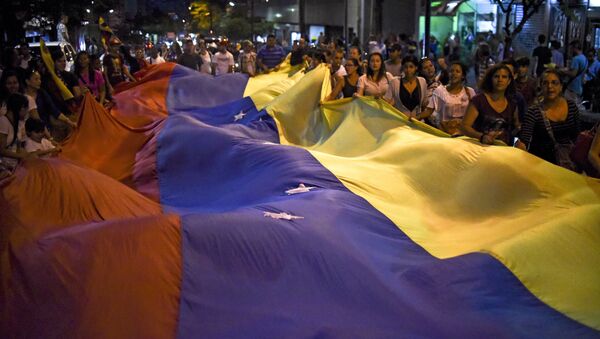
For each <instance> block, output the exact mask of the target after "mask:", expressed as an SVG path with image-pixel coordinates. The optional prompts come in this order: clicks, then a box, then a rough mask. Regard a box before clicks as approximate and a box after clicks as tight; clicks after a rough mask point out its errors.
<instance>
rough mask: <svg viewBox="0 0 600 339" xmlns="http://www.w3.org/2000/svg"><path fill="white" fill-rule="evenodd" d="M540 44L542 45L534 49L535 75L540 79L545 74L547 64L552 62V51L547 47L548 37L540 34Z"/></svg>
mask: <svg viewBox="0 0 600 339" xmlns="http://www.w3.org/2000/svg"><path fill="white" fill-rule="evenodd" d="M538 43H539V44H540V45H539V46H537V47H536V48H534V49H533V55H532V56H533V58H534V59H535V62H534V65H535V68H534V69H535V74H536V76H537V77H539V76H540V75H541V74H542V72H544V69H545V66H544V65H546V64H549V63H550V62H552V51H551V50H550V48H548V46H546V36H545V35H543V34H540V35H539V36H538Z"/></svg>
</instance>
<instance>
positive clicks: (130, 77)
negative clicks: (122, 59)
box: [122, 66, 137, 82]
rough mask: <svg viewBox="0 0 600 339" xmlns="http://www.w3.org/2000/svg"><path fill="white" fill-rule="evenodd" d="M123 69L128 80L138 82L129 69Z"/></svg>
mask: <svg viewBox="0 0 600 339" xmlns="http://www.w3.org/2000/svg"><path fill="white" fill-rule="evenodd" d="M122 69H123V73H125V75H126V76H127V78H129V80H131V82H136V81H137V79H136V78H135V77H134V76H133V75H131V73H129V70H128V69H127V67H125V66H123V67H122Z"/></svg>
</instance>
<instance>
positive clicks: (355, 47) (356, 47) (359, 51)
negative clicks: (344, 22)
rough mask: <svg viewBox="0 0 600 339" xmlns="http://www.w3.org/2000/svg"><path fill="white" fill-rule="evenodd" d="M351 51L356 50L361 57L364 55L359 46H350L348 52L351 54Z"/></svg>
mask: <svg viewBox="0 0 600 339" xmlns="http://www.w3.org/2000/svg"><path fill="white" fill-rule="evenodd" d="M351 49H355V50H357V51H358V54H359V55H360V54H361V53H362V51H361V50H360V47H358V46H354V45H353V46H350V48H348V52H350V50H351Z"/></svg>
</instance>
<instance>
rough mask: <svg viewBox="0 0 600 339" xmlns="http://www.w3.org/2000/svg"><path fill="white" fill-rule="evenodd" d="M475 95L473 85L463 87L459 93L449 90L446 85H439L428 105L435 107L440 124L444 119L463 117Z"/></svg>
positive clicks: (436, 118) (435, 113)
mask: <svg viewBox="0 0 600 339" xmlns="http://www.w3.org/2000/svg"><path fill="white" fill-rule="evenodd" d="M467 91H469V93H468V94H467ZM474 96H475V90H473V89H472V88H471V87H466V88H465V87H463V89H462V90H461V91H460V92H459V93H457V94H452V93H450V92H448V89H446V86H439V87H438V88H436V89H435V91H433V95H432V96H431V100H430V101H429V104H428V105H427V107H429V108H433V112H434V113H433V114H434V116H435V118H434V120H435V121H436V122H437V123H438V124H439V123H441V122H442V121H448V120H452V119H462V118H463V117H464V116H465V114H466V113H467V106H469V101H470V98H472V97H474Z"/></svg>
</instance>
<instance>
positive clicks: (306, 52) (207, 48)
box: [0, 34, 600, 175]
mask: <svg viewBox="0 0 600 339" xmlns="http://www.w3.org/2000/svg"><path fill="white" fill-rule="evenodd" d="M491 41H494V40H490V41H487V40H485V39H480V40H479V41H478V42H477V47H476V48H475V49H474V53H473V55H472V56H471V58H470V60H469V61H471V62H470V64H471V66H472V69H473V73H474V77H472V79H474V80H472V81H470V82H469V74H470V68H469V66H468V65H466V64H465V63H464V62H463V61H464V55H462V54H461V47H460V41H458V40H453V39H448V41H446V43H445V44H444V45H443V47H442V48H440V46H438V44H437V42H436V41H435V40H433V41H431V43H432V44H431V46H432V47H430V50H429V51H428V53H427V56H426V57H423V58H420V57H419V56H418V47H419V46H418V44H417V43H416V42H415V41H413V40H411V39H410V38H409V37H408V36H406V35H399V36H395V35H393V34H392V35H390V36H389V37H388V38H387V39H386V40H385V41H383V42H382V41H381V39H378V38H376V37H370V38H369V41H368V42H367V43H366V44H365V45H364V46H363V47H364V50H363V48H361V45H360V43H358V42H356V41H355V42H353V44H351V45H349V46H348V45H346V44H345V43H344V42H342V41H340V40H334V39H328V38H327V37H325V36H324V35H321V36H319V38H318V40H317V41H316V42H315V43H313V44H309V43H308V42H307V41H306V40H305V39H304V38H301V39H299V40H297V41H294V42H293V43H292V46H290V47H289V50H290V53H289V62H290V64H291V65H292V66H293V67H297V68H299V69H300V68H302V69H303V71H304V72H310V71H312V70H313V69H315V68H317V67H319V65H321V64H323V65H325V66H326V67H327V69H328V70H329V72H330V75H331V83H332V91H331V94H330V95H329V96H328V97H327V98H325V101H330V100H335V99H340V98H347V97H360V96H372V97H375V98H378V99H382V100H385V101H386V102H388V103H389V104H390V105H392V106H393V107H395V108H396V109H397V110H398V111H400V112H402V113H404V114H405V115H406V116H408V117H409V119H410V120H411V121H417V120H420V121H423V122H425V123H427V124H430V125H431V126H434V127H436V128H438V129H440V130H442V131H444V132H446V133H448V134H449V135H451V136H453V137H456V136H463V135H464V136H469V137H472V138H475V139H478V140H479V141H480V142H481V143H482V144H488V145H491V144H494V143H496V141H502V142H503V143H504V144H506V145H510V146H515V147H519V148H521V149H523V150H525V151H527V152H530V153H532V154H534V155H536V156H538V157H540V158H542V159H545V160H547V161H550V162H552V163H555V164H558V165H560V166H563V167H565V168H569V169H571V170H574V171H578V172H582V171H585V172H586V173H587V174H588V175H598V174H597V171H600V140H599V139H600V138H598V137H596V138H595V141H594V143H593V145H592V147H591V150H590V152H589V157H588V159H587V160H588V163H587V165H588V166H584V165H582V164H578V163H575V162H574V161H573V160H572V159H571V160H569V158H570V157H569V153H570V151H571V150H572V149H573V147H574V146H575V144H576V142H577V138H578V136H579V135H580V132H581V131H582V126H581V125H582V124H581V122H580V110H581V109H582V108H583V107H584V106H583V102H584V101H593V100H595V95H596V92H597V90H598V89H600V81H599V80H598V78H599V76H600V74H599V70H600V62H599V61H598V60H597V59H596V53H595V51H594V50H593V49H592V50H588V51H586V53H585V54H584V53H583V51H582V49H581V46H580V45H579V43H578V42H577V41H575V42H573V43H572V44H570V46H569V47H568V54H567V58H565V56H563V55H562V53H561V52H560V51H559V50H558V48H560V46H559V45H557V42H552V43H551V47H549V46H548V44H547V43H546V39H545V37H544V36H540V37H539V39H538V41H539V46H538V47H537V48H536V49H534V51H533V53H532V55H524V56H520V57H518V58H515V57H516V56H515V55H513V54H514V53H513V52H512V50H506V49H505V48H504V46H503V45H502V43H498V44H493V43H490V42H491ZM557 46H558V47H557ZM438 49H439V51H438ZM100 50H101V49H100V48H98V46H97V44H96V43H95V42H92V43H90V44H88V48H87V50H86V51H80V52H79V53H78V54H77V55H76V57H75V59H74V67H73V69H72V70H71V71H70V72H68V71H66V69H65V65H66V60H65V55H64V54H63V53H62V51H56V52H54V53H52V60H53V62H54V69H55V73H56V75H57V76H58V78H59V79H60V81H61V82H62V83H63V84H64V86H65V87H66V88H68V89H69V90H70V92H71V93H72V94H73V98H70V99H67V100H65V99H64V97H63V96H62V92H61V90H60V87H59V86H57V85H56V83H55V81H53V79H52V77H51V75H50V72H48V70H47V69H46V67H45V65H44V63H43V62H41V61H40V60H39V58H33V57H32V55H31V53H30V50H29V46H28V45H27V44H26V43H23V44H21V45H20V46H19V48H17V49H14V48H7V49H6V50H4V52H3V55H2V75H1V77H0V79H1V80H0V104H1V106H0V107H1V109H0V159H2V165H1V166H2V167H3V168H4V169H7V168H8V169H10V168H11V167H14V165H15V163H16V162H17V161H18V159H21V158H25V157H29V156H48V155H52V154H55V153H57V152H59V151H60V146H59V141H60V140H62V139H63V138H65V137H66V135H68V133H69V132H70V130H72V129H73V128H76V127H77V124H76V120H77V113H78V109H79V105H80V103H81V100H82V98H83V96H84V95H86V93H88V92H89V93H90V94H92V95H93V97H94V98H95V99H96V100H97V101H98V102H99V103H101V104H103V105H105V106H106V107H110V106H111V105H112V104H113V103H112V96H113V93H114V92H115V89H116V88H118V87H119V86H123V84H127V83H131V82H136V81H138V80H139V79H140V78H141V77H143V75H144V71H145V70H146V69H147V68H148V66H150V65H155V64H161V63H164V62H175V63H178V64H180V65H182V66H185V67H188V68H190V69H192V70H195V71H197V72H200V73H205V74H207V75H213V76H220V75H223V74H226V73H233V72H241V73H245V74H247V75H248V76H250V77H252V76H255V75H258V74H264V73H269V72H272V71H277V70H278V69H279V67H280V65H281V63H282V62H283V61H284V59H285V58H286V56H287V55H288V53H287V51H286V49H284V47H282V46H281V45H279V44H278V43H277V41H276V39H275V36H273V35H269V36H268V37H267V41H266V43H265V45H264V46H255V45H254V44H253V43H252V42H250V41H242V42H241V43H239V44H234V43H233V42H230V41H227V40H225V39H224V40H218V41H213V40H209V39H205V38H204V37H202V36H197V37H196V38H195V39H191V38H187V39H184V40H183V41H182V43H181V45H180V44H179V43H178V42H173V43H172V44H170V46H169V45H168V44H166V43H164V44H159V45H157V46H151V47H148V46H135V47H133V48H131V47H130V46H126V45H122V44H120V43H115V44H110V46H108V49H106V50H105V51H104V50H103V53H100ZM565 59H568V60H570V62H569V63H568V66H566V67H565ZM6 172H8V171H6V170H5V171H4V173H5V174H3V175H7V174H6Z"/></svg>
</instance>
